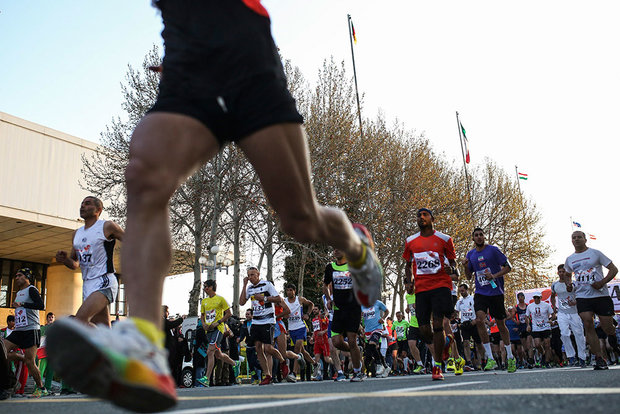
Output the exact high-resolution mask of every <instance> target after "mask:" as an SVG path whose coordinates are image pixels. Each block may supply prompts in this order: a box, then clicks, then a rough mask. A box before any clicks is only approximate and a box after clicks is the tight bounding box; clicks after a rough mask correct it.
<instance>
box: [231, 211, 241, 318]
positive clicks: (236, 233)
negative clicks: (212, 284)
mask: <svg viewBox="0 0 620 414" xmlns="http://www.w3.org/2000/svg"><path fill="white" fill-rule="evenodd" d="M233 210H234V215H233V217H234V218H233V221H234V223H233V255H234V258H233V260H234V268H233V308H232V312H233V315H235V316H237V317H238V316H239V294H240V292H239V260H240V258H241V217H240V216H239V211H238V210H239V208H238V204H237V202H235V203H233Z"/></svg>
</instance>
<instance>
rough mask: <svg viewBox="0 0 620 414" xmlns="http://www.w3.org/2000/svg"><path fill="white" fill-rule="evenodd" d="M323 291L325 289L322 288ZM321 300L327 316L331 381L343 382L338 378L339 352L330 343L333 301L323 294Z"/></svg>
mask: <svg viewBox="0 0 620 414" xmlns="http://www.w3.org/2000/svg"><path fill="white" fill-rule="evenodd" d="M323 289H324V290H325V287H323ZM321 298H322V299H323V308H324V310H325V313H327V314H328V315H329V324H328V325H327V340H328V342H329V354H330V358H331V360H332V366H333V367H334V376H333V378H332V379H333V380H336V381H344V380H345V379H346V377H345V376H344V375H342V377H340V374H338V373H339V372H342V362H341V361H340V350H339V349H338V348H336V347H335V346H334V342H333V341H332V321H333V320H334V309H333V300H334V297H333V295H332V296H329V299H328V296H327V295H325V294H323V295H322V296H321Z"/></svg>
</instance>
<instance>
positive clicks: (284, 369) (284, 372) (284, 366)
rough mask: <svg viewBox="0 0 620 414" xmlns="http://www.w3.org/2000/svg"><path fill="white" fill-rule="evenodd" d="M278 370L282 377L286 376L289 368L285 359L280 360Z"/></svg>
mask: <svg viewBox="0 0 620 414" xmlns="http://www.w3.org/2000/svg"><path fill="white" fill-rule="evenodd" d="M280 372H281V373H282V378H286V377H288V374H289V369H288V364H287V363H286V360H285V361H284V362H280Z"/></svg>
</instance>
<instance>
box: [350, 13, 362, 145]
mask: <svg viewBox="0 0 620 414" xmlns="http://www.w3.org/2000/svg"><path fill="white" fill-rule="evenodd" d="M347 20H348V25H349V42H350V43H351V60H352V61H353V80H354V81H355V98H356V99H357V118H358V119H359V123H360V137H361V138H362V141H363V140H364V130H363V129H362V110H361V107H360V94H359V92H358V89H357V70H356V69H355V52H354V51H353V32H352V31H351V30H352V27H353V22H351V15H350V14H347Z"/></svg>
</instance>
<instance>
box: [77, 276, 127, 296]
mask: <svg viewBox="0 0 620 414" xmlns="http://www.w3.org/2000/svg"><path fill="white" fill-rule="evenodd" d="M95 292H101V294H102V295H103V296H105V297H106V299H107V300H108V303H114V302H115V301H116V294H117V293H118V280H117V279H116V275H115V274H114V273H108V274H105V275H101V276H99V277H96V278H94V279H87V280H85V281H84V282H83V284H82V301H85V300H86V298H87V297H89V296H90V295H92V294H93V293H95Z"/></svg>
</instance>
